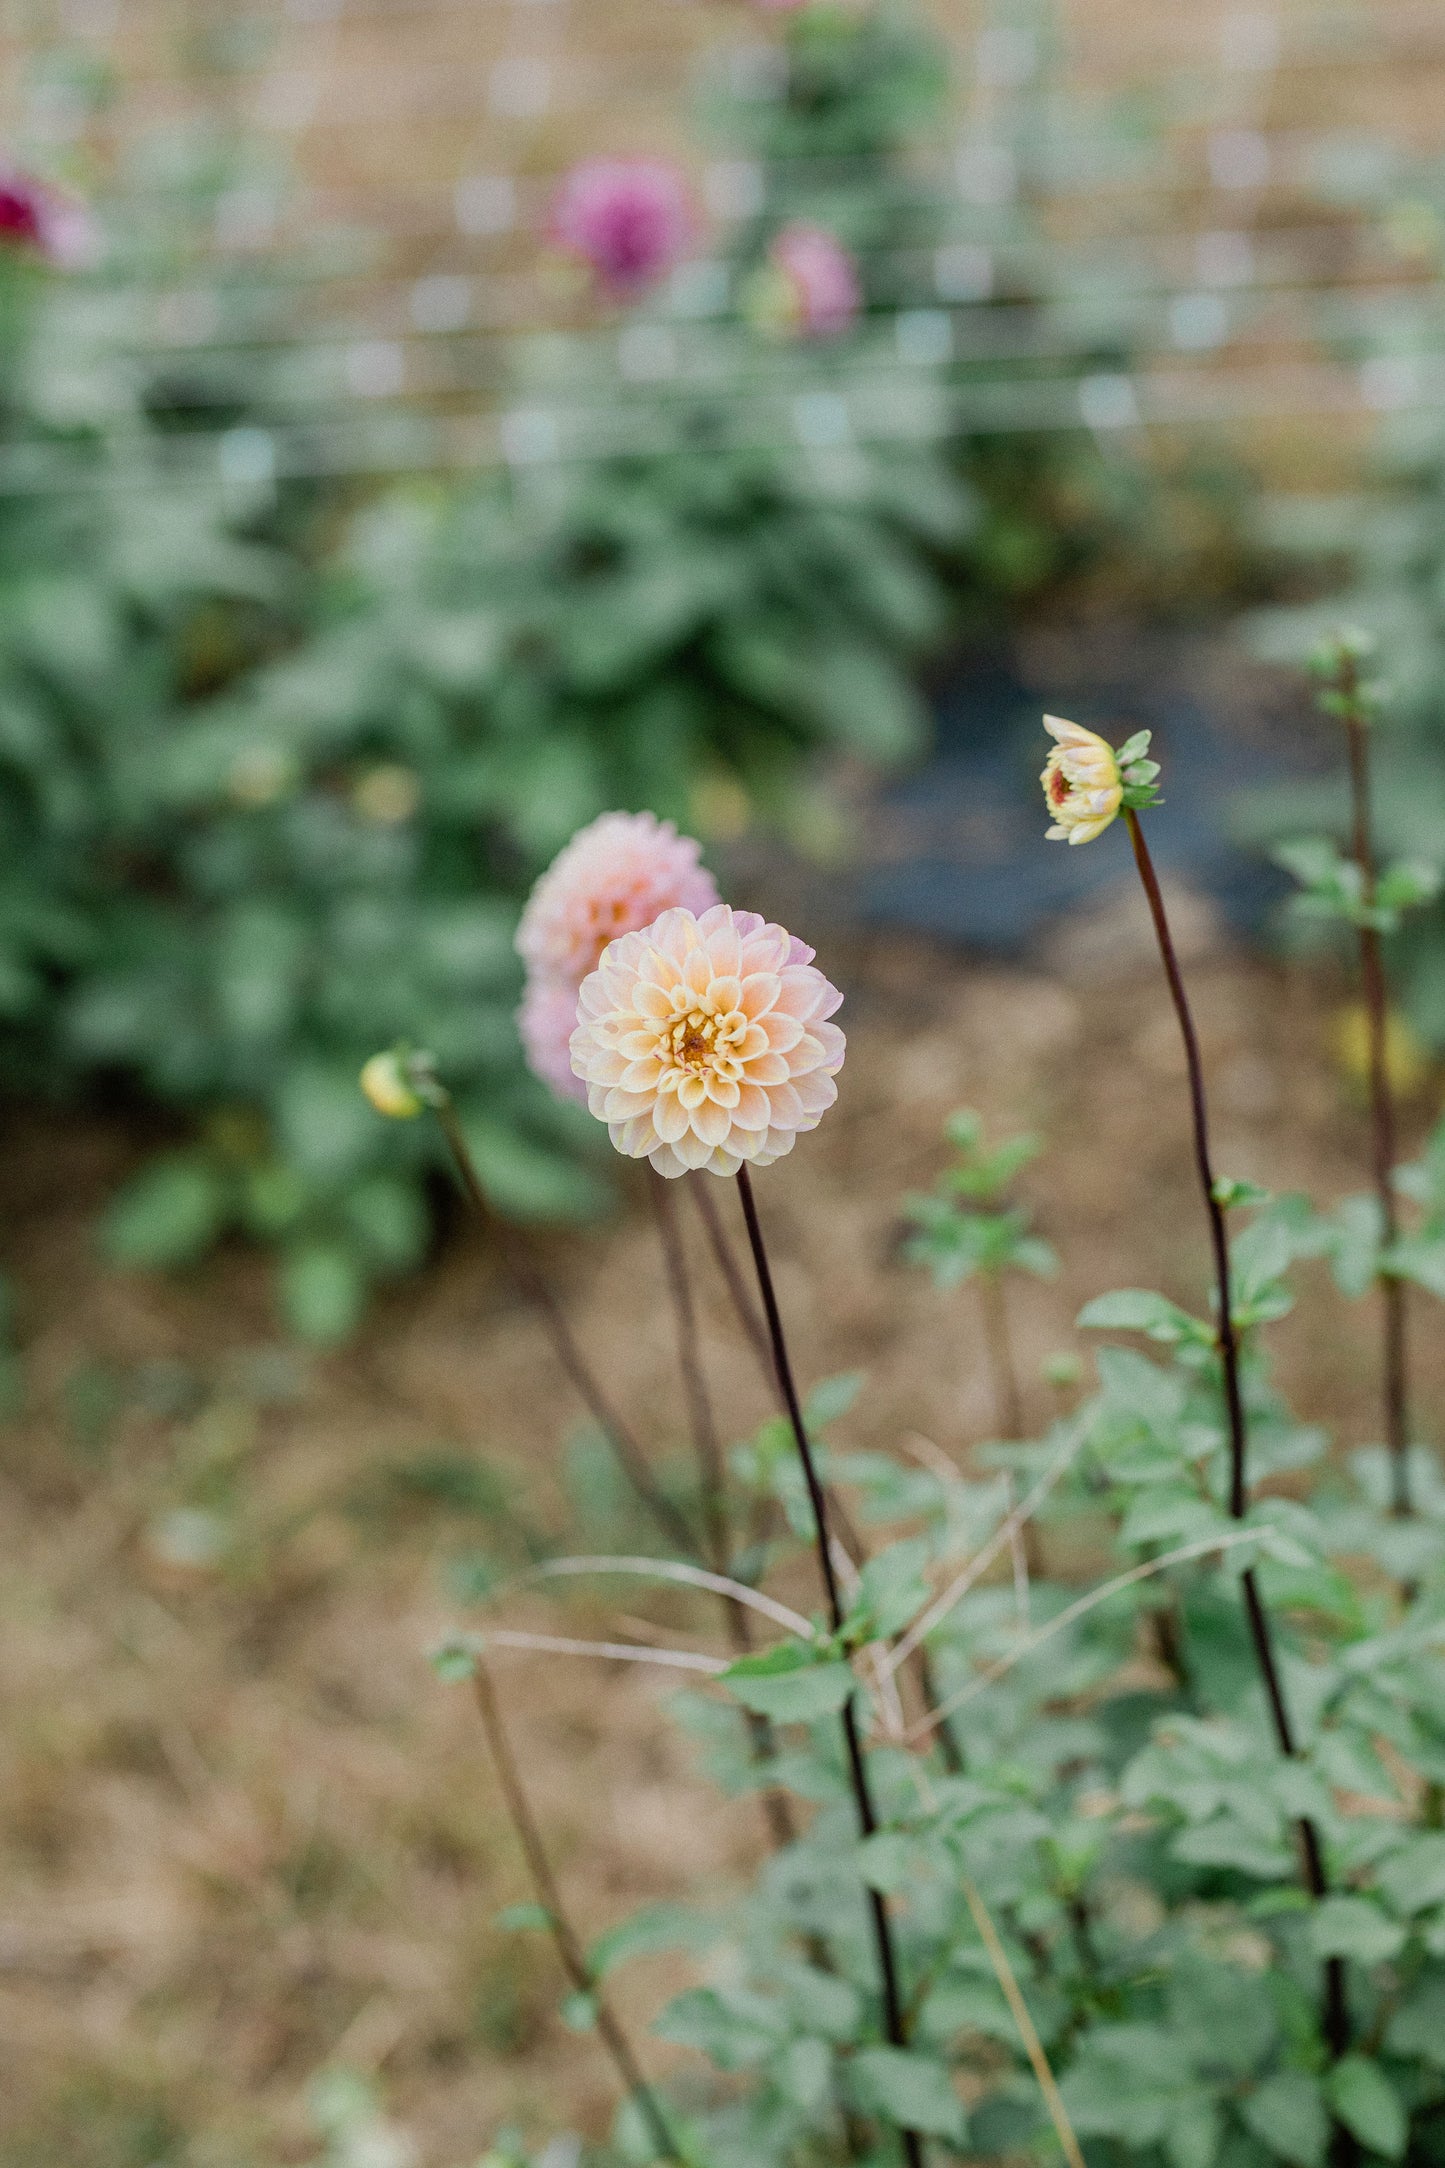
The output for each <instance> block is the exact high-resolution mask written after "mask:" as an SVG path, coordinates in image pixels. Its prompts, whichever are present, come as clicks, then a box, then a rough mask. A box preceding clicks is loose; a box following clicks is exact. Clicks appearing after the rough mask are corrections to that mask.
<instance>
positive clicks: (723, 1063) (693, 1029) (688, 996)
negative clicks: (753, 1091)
mask: <svg viewBox="0 0 1445 2168" xmlns="http://www.w3.org/2000/svg"><path fill="white" fill-rule="evenodd" d="M673 998H674V999H675V1000H678V999H681V1000H683V1001H685V1002H686V1004H687V1005H686V1007H684V1008H682V1009H680V1010H679V1011H678V1013H677V1014H676V1015H674V1016H673V1018H672V1020H671V1022H669V1023H666V1024H664V1025H662V1027H661V1029H660V1030H659V1032H658V1035H657V1045H656V1054H657V1059H658V1060H659V1061H660V1062H661V1064H662V1066H663V1071H664V1075H663V1086H664V1089H666V1088H667V1087H668V1086H669V1085H671V1086H673V1087H674V1088H675V1087H676V1086H677V1085H678V1084H679V1083H681V1081H682V1079H683V1077H685V1076H695V1077H701V1076H707V1075H712V1076H716V1077H723V1078H726V1079H728V1080H729V1081H730V1082H732V1083H737V1082H738V1081H739V1080H740V1078H741V1076H742V1073H743V1071H742V1064H741V1063H740V1062H739V1061H738V1060H737V1057H736V1055H735V1053H734V1049H735V1048H736V1047H737V1046H738V1045H740V1044H741V1042H742V1040H743V1039H744V1038H745V1037H746V1035H747V1029H748V1020H747V1018H746V1017H745V1016H744V1015H743V1013H742V1011H741V1010H740V1009H734V1010H732V1011H730V1012H729V1013H728V1014H727V1015H725V1016H724V1015H720V1014H719V1013H718V1012H717V1011H716V1010H715V1009H713V1008H712V1007H711V1006H710V1005H709V1004H708V1003H707V1002H706V1001H705V1000H703V1001H700V1000H699V998H698V996H697V995H696V994H692V993H688V992H687V991H686V989H684V988H682V987H679V988H678V989H677V992H676V994H675V995H674V997H673Z"/></svg>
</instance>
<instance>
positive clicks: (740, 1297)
mask: <svg viewBox="0 0 1445 2168" xmlns="http://www.w3.org/2000/svg"><path fill="white" fill-rule="evenodd" d="M710 1179H711V1177H709V1176H707V1175H701V1174H700V1175H697V1176H693V1177H689V1178H688V1179H687V1180H686V1181H685V1182H684V1183H683V1187H684V1189H686V1190H687V1191H688V1193H689V1194H690V1196H691V1197H692V1200H693V1202H694V1203H695V1204H696V1206H697V1210H698V1217H699V1218H700V1219H701V1221H702V1224H703V1230H704V1232H705V1234H706V1235H707V1241H708V1248H709V1249H710V1250H711V1251H712V1254H713V1257H714V1260H715V1261H716V1264H717V1268H718V1271H719V1272H720V1273H721V1274H722V1277H723V1284H724V1285H725V1287H726V1288H727V1291H728V1296H729V1298H730V1300H731V1302H732V1306H733V1309H734V1311H735V1312H736V1313H737V1320H738V1323H739V1324H740V1325H741V1326H742V1329H743V1333H744V1335H745V1337H746V1339H747V1343H748V1346H749V1347H750V1348H751V1349H752V1351H753V1355H754V1357H755V1359H756V1361H757V1365H758V1368H759V1370H761V1372H762V1374H763V1382H764V1384H765V1385H766V1386H767V1388H768V1391H769V1392H770V1393H771V1392H776V1391H777V1387H778V1381H777V1374H776V1372H775V1371H774V1369H773V1357H772V1351H771V1349H770V1348H769V1346H768V1331H767V1327H766V1326H765V1325H764V1323H763V1321H762V1319H761V1318H760V1317H759V1316H758V1313H757V1311H756V1310H755V1309H754V1308H753V1305H752V1301H751V1299H750V1298H749V1295H748V1291H747V1287H746V1285H745V1283H744V1280H743V1276H742V1272H741V1271H740V1269H739V1267H738V1261H737V1259H736V1257H734V1255H733V1249H732V1244H731V1243H730V1242H729V1241H728V1238H727V1236H726V1234H725V1233H724V1232H723V1223H722V1220H721V1219H720V1217H719V1216H718V1208H717V1205H716V1204H715V1202H714V1201H713V1194H712V1191H711V1189H710V1188H709V1186H708V1184H709V1181H710Z"/></svg>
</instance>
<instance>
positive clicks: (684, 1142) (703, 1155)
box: [672, 1129, 713, 1167]
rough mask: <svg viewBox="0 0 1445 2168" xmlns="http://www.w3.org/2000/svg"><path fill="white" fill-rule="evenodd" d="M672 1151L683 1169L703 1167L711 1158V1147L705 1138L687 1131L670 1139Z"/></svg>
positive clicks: (692, 1131) (694, 1132)
mask: <svg viewBox="0 0 1445 2168" xmlns="http://www.w3.org/2000/svg"><path fill="white" fill-rule="evenodd" d="M672 1149H673V1151H674V1152H675V1153H676V1154H677V1156H678V1158H679V1159H680V1160H681V1161H682V1164H683V1165H684V1167H705V1166H706V1165H707V1162H708V1160H709V1159H710V1158H711V1156H712V1149H713V1148H712V1146H711V1145H710V1144H709V1143H708V1141H707V1139H706V1138H705V1137H700V1136H698V1135H697V1133H696V1131H695V1130H692V1129H688V1130H686V1131H685V1132H684V1133H683V1135H682V1136H680V1137H674V1138H673V1139H672Z"/></svg>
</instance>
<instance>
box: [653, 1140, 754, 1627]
mask: <svg viewBox="0 0 1445 2168" xmlns="http://www.w3.org/2000/svg"><path fill="white" fill-rule="evenodd" d="M647 1176H648V1181H647V1190H648V1196H649V1197H650V1199H651V1202H652V1216H653V1219H654V1220H655V1222H656V1225H657V1237H658V1241H659V1243H660V1245H661V1248H662V1262H663V1277H664V1279H665V1280H666V1282H667V1292H668V1299H669V1300H670V1302H671V1304H672V1317H673V1326H674V1330H675V1337H676V1341H677V1366H678V1369H679V1371H680V1373H681V1375H682V1389H683V1394H684V1397H685V1398H686V1401H687V1411H688V1419H689V1423H690V1425H691V1429H692V1442H693V1447H694V1450H695V1452H696V1456H697V1464H698V1469H697V1472H698V1494H699V1498H700V1501H701V1505H702V1522H703V1527H704V1529H705V1530H706V1533H707V1547H708V1555H709V1564H710V1565H711V1566H712V1569H713V1572H714V1573H731V1571H732V1535H731V1531H730V1529H729V1526H728V1508H727V1483H726V1474H725V1470H724V1465H723V1450H722V1443H721V1440H720V1439H719V1437H718V1430H717V1423H716V1421H715V1419H714V1416H713V1409H712V1398H711V1395H710V1394H709V1392H708V1389H707V1380H706V1378H705V1377H704V1376H703V1369H702V1355H701V1351H700V1348H699V1345H698V1331H697V1310H696V1307H695V1305H694V1303H693V1299H692V1279H691V1275H690V1273H689V1271H688V1263H687V1251H686V1248H685V1246H684V1243H683V1239H682V1229H681V1228H680V1227H679V1226H678V1223H677V1210H676V1207H675V1205H674V1203H673V1199H672V1195H671V1191H670V1187H669V1184H668V1180H667V1177H666V1176H665V1175H661V1174H659V1173H658V1172H657V1169H656V1168H655V1167H653V1166H651V1165H649V1167H648V1170H647ZM731 1608H733V1609H735V1608H736V1606H732V1607H731Z"/></svg>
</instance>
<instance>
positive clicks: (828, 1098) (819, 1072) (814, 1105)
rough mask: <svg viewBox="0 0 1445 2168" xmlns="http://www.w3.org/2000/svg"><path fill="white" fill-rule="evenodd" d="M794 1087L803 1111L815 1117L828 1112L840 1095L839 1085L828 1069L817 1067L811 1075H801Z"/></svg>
mask: <svg viewBox="0 0 1445 2168" xmlns="http://www.w3.org/2000/svg"><path fill="white" fill-rule="evenodd" d="M793 1089H794V1090H795V1091H796V1092H797V1094H798V1103H799V1105H800V1106H801V1107H802V1109H803V1112H804V1113H805V1114H810V1115H812V1116H814V1117H815V1118H816V1117H817V1116H818V1115H820V1114H826V1113H827V1111H828V1109H829V1107H830V1106H832V1104H833V1101H834V1100H835V1099H836V1098H837V1096H838V1087H837V1085H836V1084H835V1083H834V1082H833V1079H832V1077H831V1076H829V1074H828V1072H827V1070H826V1069H815V1070H814V1071H813V1073H812V1075H811V1076H800V1077H799V1078H798V1079H797V1081H796V1083H795V1084H794V1086H793Z"/></svg>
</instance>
